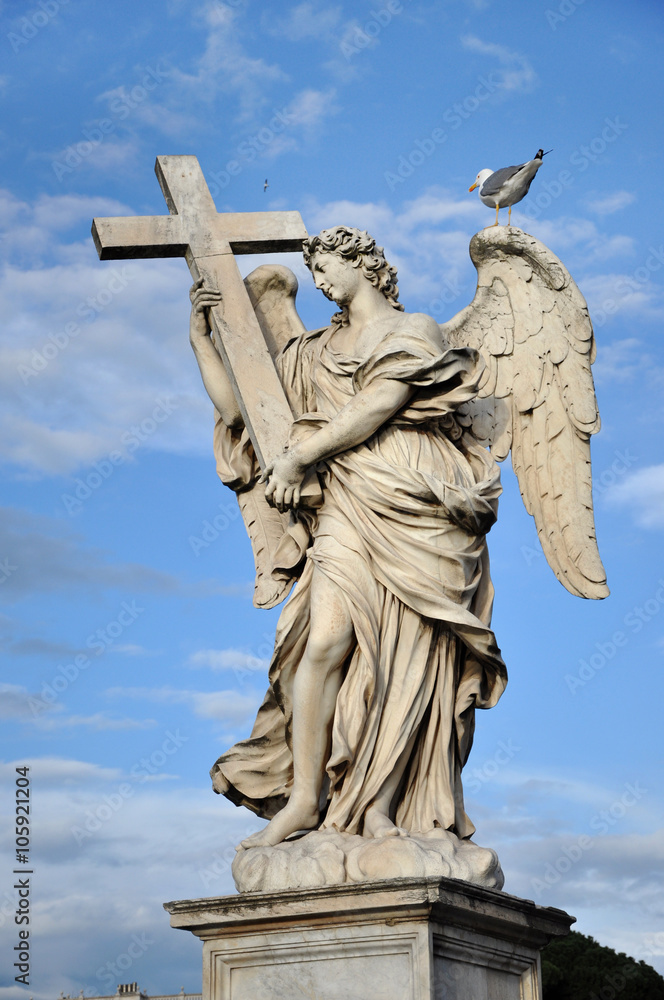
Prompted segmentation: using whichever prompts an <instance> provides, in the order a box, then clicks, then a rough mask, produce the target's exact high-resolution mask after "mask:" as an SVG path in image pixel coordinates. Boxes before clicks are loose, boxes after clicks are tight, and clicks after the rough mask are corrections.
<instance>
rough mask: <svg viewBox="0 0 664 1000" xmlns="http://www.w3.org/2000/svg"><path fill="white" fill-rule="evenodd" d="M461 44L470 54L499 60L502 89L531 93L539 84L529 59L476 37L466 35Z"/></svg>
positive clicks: (503, 46) (502, 46)
mask: <svg viewBox="0 0 664 1000" xmlns="http://www.w3.org/2000/svg"><path fill="white" fill-rule="evenodd" d="M461 44H462V45H463V47H464V48H465V49H467V50H468V51H469V52H476V53H477V54H478V55H483V56H489V57H491V58H493V59H496V60H498V63H499V65H500V67H501V68H500V70H499V71H498V72H499V74H500V75H501V88H502V90H504V91H508V92H514V93H529V92H530V91H531V90H534V88H535V87H536V86H537V84H538V83H539V80H538V77H537V73H536V72H535V70H534V69H533V67H532V66H531V64H530V61H529V60H528V58H527V57H526V56H524V55H521V54H520V53H519V52H514V51H512V50H511V49H508V48H507V47H506V46H505V45H499V44H497V43H496V42H484V41H482V39H481V38H478V37H477V36H476V35H464V36H463V37H462V39H461Z"/></svg>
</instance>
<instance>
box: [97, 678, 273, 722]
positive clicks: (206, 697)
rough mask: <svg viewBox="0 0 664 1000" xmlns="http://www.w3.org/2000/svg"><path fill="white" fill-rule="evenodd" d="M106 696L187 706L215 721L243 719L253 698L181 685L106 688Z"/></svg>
mask: <svg viewBox="0 0 664 1000" xmlns="http://www.w3.org/2000/svg"><path fill="white" fill-rule="evenodd" d="M106 694H107V695H108V697H109V698H139V699H145V700H146V701H152V702H157V703H166V704H168V705H188V706H189V707H190V708H191V710H192V711H193V712H194V714H195V715H198V716H199V717H200V718H202V719H214V720H216V721H217V722H224V723H233V724H235V723H238V722H245V721H247V720H249V719H251V717H252V716H253V715H254V714H255V712H256V709H257V708H258V705H257V703H256V697H255V696H254V697H251V696H248V695H241V694H238V692H237V691H188V690H183V689H180V688H172V687H161V688H146V687H135V688H109V690H108V691H107V692H106Z"/></svg>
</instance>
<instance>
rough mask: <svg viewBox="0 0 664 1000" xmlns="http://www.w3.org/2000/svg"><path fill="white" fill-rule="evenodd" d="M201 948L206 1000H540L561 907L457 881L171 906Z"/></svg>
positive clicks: (565, 921) (401, 882)
mask: <svg viewBox="0 0 664 1000" xmlns="http://www.w3.org/2000/svg"><path fill="white" fill-rule="evenodd" d="M165 908H166V909H167V910H168V912H169V913H170V914H171V925H172V926H173V927H178V928H181V929H183V930H189V931H191V932H192V933H193V934H195V935H196V936H197V937H199V938H201V939H202V940H203V942H204V947H203V1000H369V998H370V1000H432V998H438V1000H443V998H444V1000H541V985H540V973H539V951H540V949H541V948H542V947H543V946H544V945H545V944H546V943H547V942H548V941H549V940H550V939H551V938H554V937H559V936H562V935H565V934H567V932H568V930H569V926H570V924H571V923H572V922H573V920H574V918H573V917H570V916H569V915H568V914H566V913H564V912H563V911H562V910H555V909H550V908H544V907H540V906H536V905H535V903H533V902H531V901H529V900H522V899H517V898H516V897H514V896H508V895H505V894H504V893H499V892H495V891H492V890H489V889H481V888H479V887H477V886H471V885H467V884H465V883H463V882H458V881H455V880H452V879H398V880H391V881H389V882H369V883H364V884H363V885H356V886H343V887H337V888H335V889H331V888H327V889H309V890H305V889H300V890H297V891H291V892H282V893H261V894H251V895H248V896H239V897H238V896H227V897H221V898H216V899H215V898H213V899H195V900H184V901H180V902H175V903H166V904H165Z"/></svg>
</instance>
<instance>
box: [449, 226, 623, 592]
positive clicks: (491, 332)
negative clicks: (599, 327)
mask: <svg viewBox="0 0 664 1000" xmlns="http://www.w3.org/2000/svg"><path fill="white" fill-rule="evenodd" d="M470 256H471V259H472V261H473V263H474V264H475V267H476V268H477V274H478V279H477V291H476V293H475V298H474V299H473V301H472V303H471V304H470V305H469V306H467V307H466V308H465V309H463V310H462V311H461V312H460V313H459V314H458V315H457V316H455V317H454V319H452V320H451V321H450V322H449V323H445V324H443V325H442V326H441V330H442V333H443V337H444V338H446V339H447V340H448V341H449V342H450V343H451V344H452V346H455V347H459V346H469V347H475V348H476V349H477V350H478V351H480V353H481V354H482V356H483V358H484V360H485V362H486V369H485V372H484V374H483V377H482V382H481V385H480V392H479V396H478V398H477V399H475V400H472V401H471V403H469V404H467V405H466V407H465V408H464V410H465V412H464V410H462V411H460V413H459V416H460V419H461V420H462V421H463V420H464V419H465V421H466V422H467V423H468V424H469V425H472V429H473V432H474V434H475V436H476V437H477V438H478V440H480V441H481V442H482V443H484V444H486V445H488V446H489V447H490V449H491V452H492V454H493V455H494V457H495V458H496V459H497V461H503V459H505V458H506V457H507V454H508V452H509V451H510V448H511V450H512V464H513V466H514V470H515V472H516V474H517V477H518V480H519V487H520V489H521V496H522V497H523V502H524V504H525V506H526V510H527V511H528V513H529V514H532V516H533V517H534V518H535V524H536V526H537V532H538V535H539V539H540V542H541V544H542V548H543V550H544V554H545V556H546V558H547V561H548V563H549V565H550V566H551V569H552V570H553V572H554V573H555V574H556V576H557V577H558V579H559V580H560V582H561V583H562V584H563V586H564V587H566V588H567V589H568V590H569V591H570V592H571V593H572V594H576V595H577V596H579V597H592V598H602V597H606V596H607V595H608V593H609V590H608V587H607V586H606V573H605V571H604V567H603V565H602V561H601V559H600V556H599V551H598V548H597V540H596V537H595V521H594V515H593V501H592V480H591V471H590V435H591V434H595V433H596V432H597V431H598V430H599V426H600V420H599V413H598V410H597V401H596V399H595V387H594V384H593V377H592V372H591V368H590V366H591V364H592V363H593V361H594V360H595V343H594V337H593V328H592V324H591V322H590V317H589V315H588V307H587V305H586V302H585V299H584V298H583V296H582V295H581V292H580V291H579V289H578V288H577V286H576V284H575V283H574V281H573V280H572V277H571V276H570V274H569V272H568V271H567V269H566V268H565V267H564V266H563V264H562V263H561V262H560V261H559V260H558V258H557V257H555V256H554V254H552V253H551V251H550V250H548V249H547V248H546V247H545V246H544V244H543V243H540V242H539V240H536V239H534V238H533V237H532V236H528V234H527V233H523V232H520V231H517V230H515V229H514V228H509V229H506V228H504V227H496V228H493V227H491V228H489V229H484V230H482V231H481V232H479V233H477V235H475V236H473V238H472V240H471V243H470Z"/></svg>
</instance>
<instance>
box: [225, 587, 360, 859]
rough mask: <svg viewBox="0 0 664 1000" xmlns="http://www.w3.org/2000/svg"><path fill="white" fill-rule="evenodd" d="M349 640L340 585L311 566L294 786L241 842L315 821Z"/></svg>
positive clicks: (268, 840) (296, 703) (277, 837)
mask: <svg viewBox="0 0 664 1000" xmlns="http://www.w3.org/2000/svg"><path fill="white" fill-rule="evenodd" d="M354 642H355V633H354V630H353V625H352V621H351V617H350V613H349V611H348V605H347V603H346V599H345V598H344V595H343V593H342V591H341V590H340V588H339V587H338V586H337V585H336V584H335V583H332V581H331V580H329V579H328V578H327V577H326V576H325V575H324V573H322V572H321V570H319V569H318V568H317V567H316V568H314V575H313V580H312V584H311V626H310V632H309V639H308V641H307V646H306V649H305V652H304V656H303V657H302V659H301V661H300V663H299V664H298V667H297V672H296V675H295V681H294V685H293V790H292V792H291V795H290V799H289V800H288V804H287V805H286V806H285V807H284V808H283V809H282V810H281V811H280V812H278V813H277V815H276V816H275V817H274V818H273V819H272V820H271V821H270V822H269V823H268V825H267V826H266V827H265V829H264V830H261V831H260V832H259V833H255V834H253V836H251V837H248V838H247V840H243V841H242V845H241V846H242V847H257V846H261V845H264V844H279V843H280V842H281V841H282V840H284V839H285V838H286V837H288V836H289V835H290V834H291V833H295V832H296V831H297V830H311V829H313V828H314V827H316V826H317V825H318V820H319V811H318V800H319V797H320V791H321V787H322V783H323V777H324V775H325V765H326V763H327V759H328V757H329V754H330V743H331V739H332V721H333V719H334V710H335V707H336V703H337V695H338V694H339V688H340V687H341V682H342V680H343V667H344V665H345V663H346V660H347V658H348V654H349V653H350V651H351V649H352V647H353V644H354Z"/></svg>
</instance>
